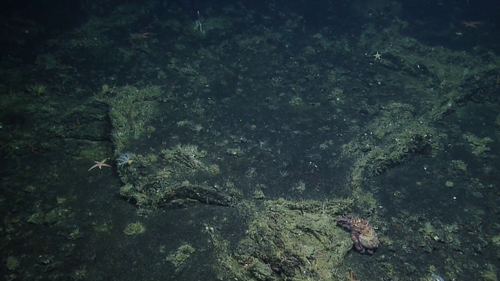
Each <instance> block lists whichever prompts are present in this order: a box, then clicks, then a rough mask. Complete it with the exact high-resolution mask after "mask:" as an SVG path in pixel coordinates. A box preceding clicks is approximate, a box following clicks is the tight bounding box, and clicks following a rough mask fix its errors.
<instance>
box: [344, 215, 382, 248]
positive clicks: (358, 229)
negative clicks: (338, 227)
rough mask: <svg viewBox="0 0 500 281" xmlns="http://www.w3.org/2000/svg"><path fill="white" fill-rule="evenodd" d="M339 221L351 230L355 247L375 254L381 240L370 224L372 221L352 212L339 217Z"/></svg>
mask: <svg viewBox="0 0 500 281" xmlns="http://www.w3.org/2000/svg"><path fill="white" fill-rule="evenodd" d="M337 223H340V224H342V226H343V227H344V228H346V229H347V230H349V231H351V239H352V242H354V248H356V250H358V251H359V252H360V253H364V252H367V253H368V254H370V255H371V254H373V251H374V250H375V249H376V248H377V247H378V245H379V243H380V242H379V241H378V237H377V233H375V230H373V228H372V227H371V226H370V223H369V222H367V221H365V220H362V219H360V218H358V217H356V216H354V215H352V214H349V215H347V216H345V217H341V218H338V219H337Z"/></svg>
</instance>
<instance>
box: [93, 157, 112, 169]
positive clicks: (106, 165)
mask: <svg viewBox="0 0 500 281" xmlns="http://www.w3.org/2000/svg"><path fill="white" fill-rule="evenodd" d="M106 160H108V159H107V158H106V159H104V160H102V161H94V162H95V163H96V164H95V165H94V166H92V167H90V169H89V171H90V170H92V169H94V168H96V167H98V168H99V169H102V167H103V166H104V167H110V168H111V166H110V165H108V164H104V162H106Z"/></svg>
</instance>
